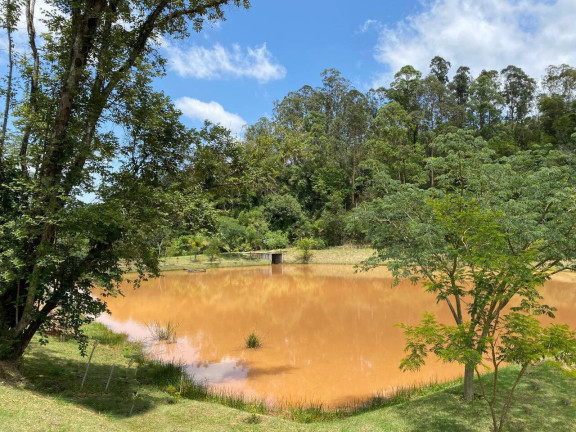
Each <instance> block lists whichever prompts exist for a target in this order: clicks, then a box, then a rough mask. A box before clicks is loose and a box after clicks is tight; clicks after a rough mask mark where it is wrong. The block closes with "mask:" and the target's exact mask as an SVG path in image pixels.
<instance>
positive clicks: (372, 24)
mask: <svg viewBox="0 0 576 432" xmlns="http://www.w3.org/2000/svg"><path fill="white" fill-rule="evenodd" d="M373 29H375V30H381V29H382V23H381V22H380V21H378V20H374V19H368V20H366V21H364V24H362V26H361V27H360V29H359V30H358V33H361V34H362V33H367V32H369V31H370V30H373Z"/></svg>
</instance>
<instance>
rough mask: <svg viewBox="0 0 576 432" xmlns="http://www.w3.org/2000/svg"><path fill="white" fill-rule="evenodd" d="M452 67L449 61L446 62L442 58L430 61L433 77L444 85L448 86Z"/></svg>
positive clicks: (438, 57) (437, 57)
mask: <svg viewBox="0 0 576 432" xmlns="http://www.w3.org/2000/svg"><path fill="white" fill-rule="evenodd" d="M451 67H452V65H451V64H450V62H449V61H448V60H444V59H443V58H442V57H440V56H436V57H434V58H433V59H432V60H431V61H430V74H431V75H433V76H434V77H435V78H436V79H437V80H438V81H440V82H441V83H442V85H444V86H447V85H448V72H449V71H450V68H451Z"/></svg>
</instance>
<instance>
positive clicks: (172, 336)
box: [146, 321, 176, 343]
mask: <svg viewBox="0 0 576 432" xmlns="http://www.w3.org/2000/svg"><path fill="white" fill-rule="evenodd" d="M146 327H148V330H149V331H150V334H151V335H152V339H153V340H157V341H161V342H168V343H173V342H175V341H176V326H175V325H174V323H172V321H168V323H167V324H166V325H165V326H163V325H161V324H160V323H159V322H158V321H154V322H151V323H148V324H146Z"/></svg>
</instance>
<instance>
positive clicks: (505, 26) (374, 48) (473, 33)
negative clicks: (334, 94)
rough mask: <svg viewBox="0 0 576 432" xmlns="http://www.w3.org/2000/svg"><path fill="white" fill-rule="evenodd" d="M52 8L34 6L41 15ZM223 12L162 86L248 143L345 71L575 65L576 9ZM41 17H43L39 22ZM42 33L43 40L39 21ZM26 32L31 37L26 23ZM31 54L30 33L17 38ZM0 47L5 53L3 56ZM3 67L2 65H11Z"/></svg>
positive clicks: (306, 3)
mask: <svg viewBox="0 0 576 432" xmlns="http://www.w3.org/2000/svg"><path fill="white" fill-rule="evenodd" d="M45 2H46V0H37V5H36V6H37V9H39V10H42V9H43V8H44V7H45ZM251 3H252V7H251V8H250V9H248V10H245V9H239V8H234V7H227V8H226V11H225V12H226V17H227V20H226V21H224V22H220V23H217V24H210V23H207V24H206V26H205V28H204V30H203V31H202V32H201V33H199V34H196V33H194V34H192V36H191V37H190V38H188V39H186V40H178V41H172V40H163V41H161V42H162V43H161V47H160V48H159V49H160V51H161V53H162V54H163V55H164V56H165V57H166V58H167V59H168V68H167V75H166V76H165V77H163V78H162V79H158V80H156V86H157V88H158V89H161V90H164V91H165V92H166V93H167V94H168V95H169V96H170V97H171V98H172V100H173V101H174V102H175V104H176V106H177V107H178V108H179V109H180V110H181V111H182V113H183V117H182V119H183V121H184V122H185V123H186V124H187V125H188V126H191V127H199V126H201V125H202V124H203V122H204V119H208V120H210V121H212V122H214V123H221V124H222V125H224V126H226V127H228V128H230V129H231V130H232V131H233V132H234V133H236V134H241V133H242V130H243V127H244V126H245V125H246V124H251V123H254V122H255V121H257V120H258V119H259V118H260V117H262V116H270V115H272V113H273V108H274V101H276V100H280V99H282V98H283V97H284V96H285V95H286V94H287V93H288V92H290V91H296V90H298V89H299V88H301V87H302V86H303V85H306V84H308V85H312V86H317V85H319V84H320V81H321V78H320V73H321V72H322V71H323V70H325V69H328V68H334V69H338V70H340V71H341V72H342V74H343V76H344V77H346V78H348V79H349V80H351V81H352V83H353V84H354V85H355V86H356V87H357V88H358V89H359V90H362V91H366V90H368V89H370V88H373V87H379V86H382V85H387V84H388V83H389V82H390V80H391V79H392V77H393V74H394V72H396V71H398V70H399V69H400V68H401V67H402V66H403V65H406V64H411V65H413V66H415V67H416V68H417V69H419V70H421V71H422V72H424V73H426V72H427V70H428V65H429V63H430V59H432V58H433V57H434V56H435V55H441V56H443V57H444V58H445V59H447V60H449V61H450V62H452V66H453V68H452V71H455V70H456V69H457V67H458V66H460V65H466V66H469V67H471V69H472V73H473V74H478V73H479V72H480V71H481V70H482V69H484V68H486V69H496V70H501V69H503V68H504V67H506V66H508V65H510V64H513V65H516V66H519V67H522V68H523V69H524V70H525V71H526V72H527V73H529V74H530V75H531V76H533V77H534V78H536V79H539V78H540V77H542V75H543V74H544V73H545V69H546V67H547V66H548V65H551V64H555V65H558V64H561V63H567V64H570V65H572V66H576V25H575V24H574V23H576V0H402V1H400V0H396V1H390V0H389V1H384V0H358V1H356V2H350V1H344V0H251ZM40 15H41V14H40ZM37 25H38V29H37V30H38V32H39V33H41V32H42V31H46V29H45V28H43V24H42V22H41V20H38V23H37ZM19 27H21V29H22V30H23V29H24V28H25V26H24V23H23V21H22V22H21V23H20V25H19ZM20 37H21V38H24V39H22V40H17V41H16V42H17V44H18V43H19V42H21V43H23V45H24V46H25V45H26V41H25V32H21V34H20ZM3 44H4V45H5V38H1V39H0V51H1V50H5V48H6V47H5V46H4V45H3ZM4 63H5V61H4V59H1V58H0V66H5V65H4Z"/></svg>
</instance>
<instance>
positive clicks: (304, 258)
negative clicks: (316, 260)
mask: <svg viewBox="0 0 576 432" xmlns="http://www.w3.org/2000/svg"><path fill="white" fill-rule="evenodd" d="M316 245H317V241H316V240H315V239H313V238H309V237H305V238H301V239H299V240H297V241H296V249H298V258H299V260H300V261H301V262H302V263H304V264H307V263H309V262H310V260H311V259H312V255H313V252H312V249H314V247H316Z"/></svg>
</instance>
